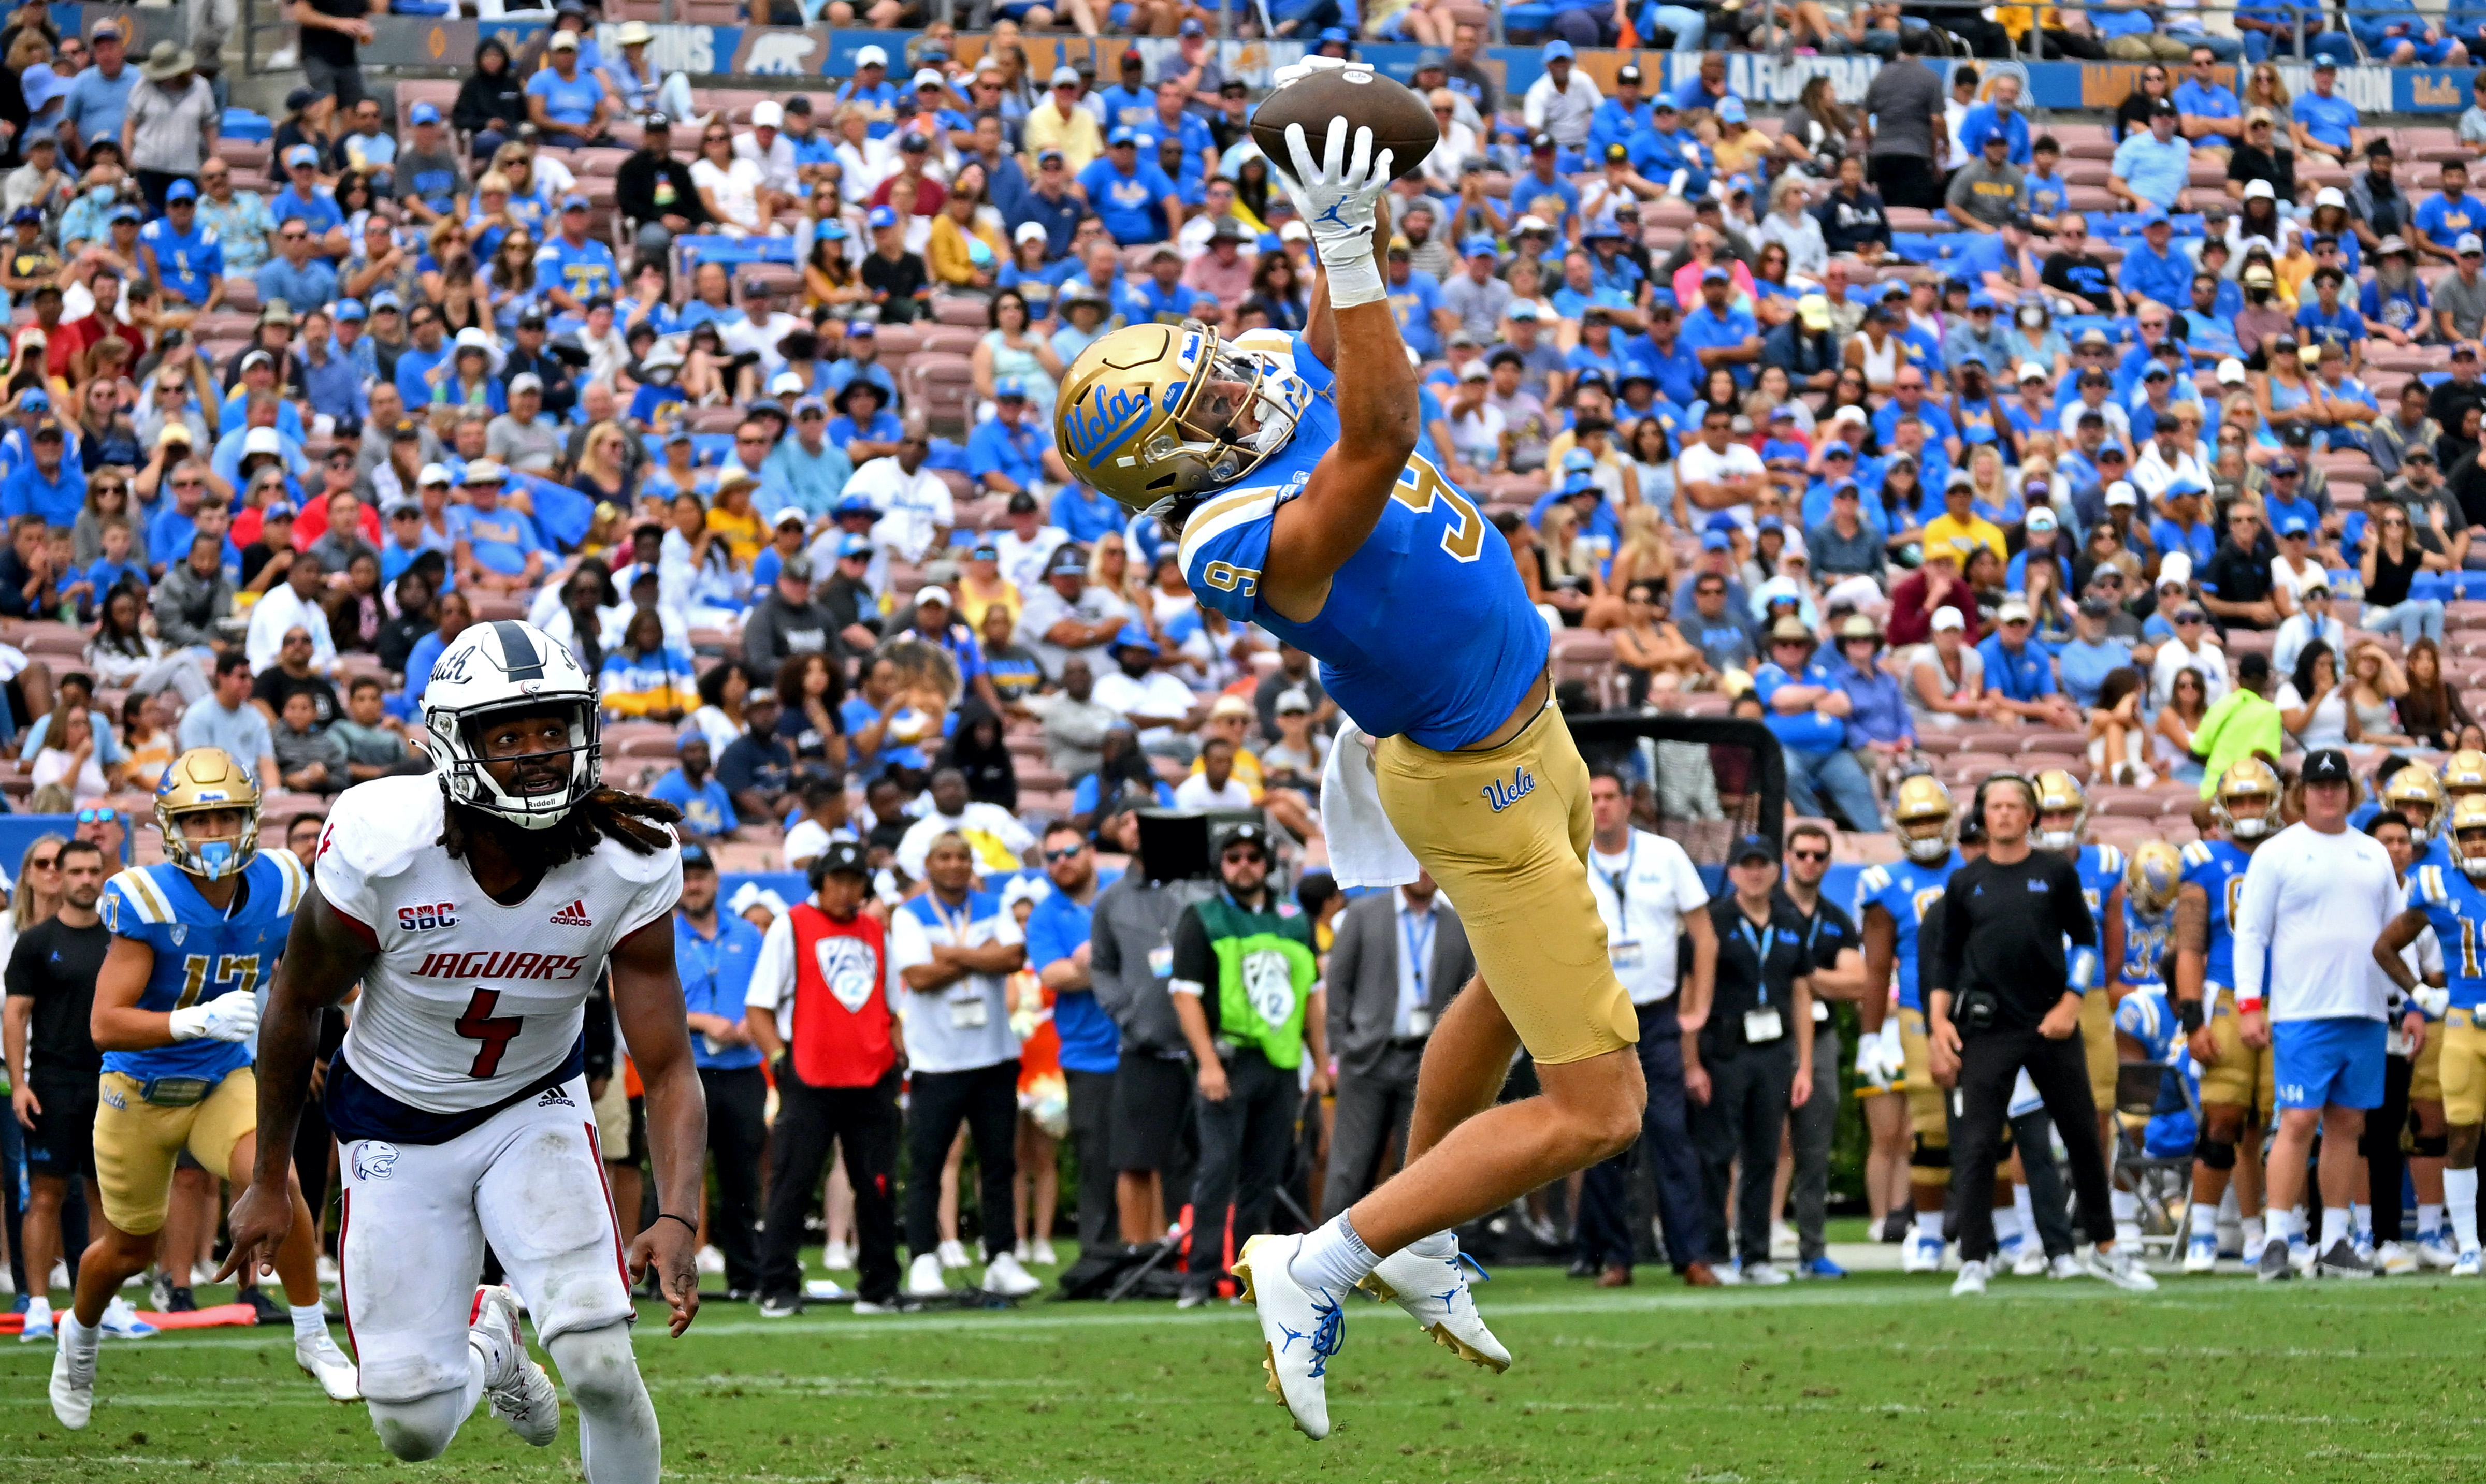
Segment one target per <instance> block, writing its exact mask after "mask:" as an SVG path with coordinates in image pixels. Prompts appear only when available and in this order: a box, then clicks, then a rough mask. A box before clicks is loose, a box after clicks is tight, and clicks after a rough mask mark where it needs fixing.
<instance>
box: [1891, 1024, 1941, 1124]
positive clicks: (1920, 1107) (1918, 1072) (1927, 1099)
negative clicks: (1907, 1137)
mask: <svg viewBox="0 0 2486 1484" xmlns="http://www.w3.org/2000/svg"><path fill="white" fill-rule="evenodd" d="M1899 1059H1900V1060H1901V1061H1902V1062H1904V1063H1905V1064H1906V1066H1907V1071H1906V1073H1905V1078H1906V1081H1905V1083H1904V1084H1903V1087H1904V1090H1905V1091H1906V1092H1907V1094H1908V1132H1909V1133H1911V1134H1913V1135H1915V1136H1916V1141H1917V1145H1918V1147H1920V1148H1923V1149H1947V1148H1949V1147H1950V1119H1949V1117H1948V1115H1947V1112H1946V1110H1945V1109H1944V1106H1943V1105H1944V1102H1945V1100H1946V1099H1947V1098H1948V1097H1949V1096H1950V1094H1949V1093H1948V1092H1947V1091H1945V1090H1944V1089H1943V1087H1942V1086H1940V1085H1939V1084H1937V1083H1936V1082H1935V1081H1934V1056H1933V1043H1932V1042H1931V1041H1928V1040H1927V1039H1925V1012H1924V1011H1922V1010H1911V1009H1907V1008H1905V1007H1904V1006H1903V1007H1901V1009H1900V1011H1899Z"/></svg>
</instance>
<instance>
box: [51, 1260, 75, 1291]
mask: <svg viewBox="0 0 2486 1484" xmlns="http://www.w3.org/2000/svg"><path fill="white" fill-rule="evenodd" d="M52 1286H53V1287H54V1288H71V1287H75V1286H76V1285H75V1284H73V1283H71V1282H70V1281H69V1260H68V1259H67V1258H54V1259H53V1261H52Z"/></svg>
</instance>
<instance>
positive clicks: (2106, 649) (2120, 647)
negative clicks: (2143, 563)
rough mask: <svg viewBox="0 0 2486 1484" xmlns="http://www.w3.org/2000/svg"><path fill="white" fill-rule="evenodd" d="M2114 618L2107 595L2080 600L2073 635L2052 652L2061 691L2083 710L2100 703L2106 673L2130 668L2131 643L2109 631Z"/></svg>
mask: <svg viewBox="0 0 2486 1484" xmlns="http://www.w3.org/2000/svg"><path fill="white" fill-rule="evenodd" d="M2113 617H2114V604H2113V603H2112V602H2110V601H2108V600H2107V599H2106V598H2103V597H2087V598H2083V599H2081V606H2080V612H2079V616H2078V617H2077V618H2074V619H2073V620H2072V638H2071V640H2070V642H2069V643H2067V644H2065V645H2064V646H2062V648H2060V649H2058V650H2057V651H2056V654H2055V663H2056V664H2057V665H2058V667H2060V669H2061V671H2062V677H2063V692H2064V694H2065V695H2067V696H2069V697H2070V698H2071V701H2072V704H2074V705H2076V706H2079V707H2080V708H2082V709H2083V710H2087V709H2089V708H2090V707H2092V706H2095V705H2097V704H2098V703H2099V701H2100V700H2101V694H2100V693H2101V692H2103V691H2104V690H2105V688H2106V681H2107V676H2109V675H2111V674H2113V673H2114V672H2116V671H2118V670H2129V669H2131V668H2132V646H2131V645H2130V644H2128V643H2126V642H2125V641H2123V640H2120V639H2117V638H2115V637H2114V635H2113V634H2112V633H2110V632H2108V629H2107V623H2108V620H2110V619H2111V618H2113ZM2135 674H2136V675H2137V674H2138V672H2135ZM2127 740H2128V741H2138V740H2139V739H2138V738H2127ZM2136 760H2137V759H2136Z"/></svg>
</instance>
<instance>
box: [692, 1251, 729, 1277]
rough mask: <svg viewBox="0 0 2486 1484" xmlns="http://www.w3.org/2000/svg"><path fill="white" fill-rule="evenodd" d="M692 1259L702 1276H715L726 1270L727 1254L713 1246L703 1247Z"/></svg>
mask: <svg viewBox="0 0 2486 1484" xmlns="http://www.w3.org/2000/svg"><path fill="white" fill-rule="evenodd" d="M691 1260H692V1262H693V1263H694V1264H695V1265H696V1266H697V1267H698V1268H699V1272H700V1276H701V1277H702V1278H714V1277H716V1276H717V1275H719V1274H721V1273H723V1272H724V1271H725V1254H724V1253H723V1252H720V1251H718V1250H716V1249H715V1248H714V1247H712V1246H711V1247H703V1248H701V1249H700V1250H699V1255H698V1256H697V1257H694V1258H692V1259H691Z"/></svg>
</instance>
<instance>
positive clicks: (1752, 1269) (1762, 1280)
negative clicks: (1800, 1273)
mask: <svg viewBox="0 0 2486 1484" xmlns="http://www.w3.org/2000/svg"><path fill="white" fill-rule="evenodd" d="M1743 1274H1744V1281H1745V1282H1746V1283H1748V1284H1750V1285H1752V1286H1753V1287H1755V1288H1776V1287H1777V1286H1778V1285H1779V1284H1781V1283H1784V1282H1789V1281H1792V1279H1790V1278H1788V1277H1787V1275H1786V1274H1785V1273H1784V1272H1783V1271H1782V1270H1781V1269H1778V1268H1776V1267H1773V1266H1771V1265H1770V1264H1768V1263H1766V1262H1748V1263H1745V1264H1744V1265H1743Z"/></svg>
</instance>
